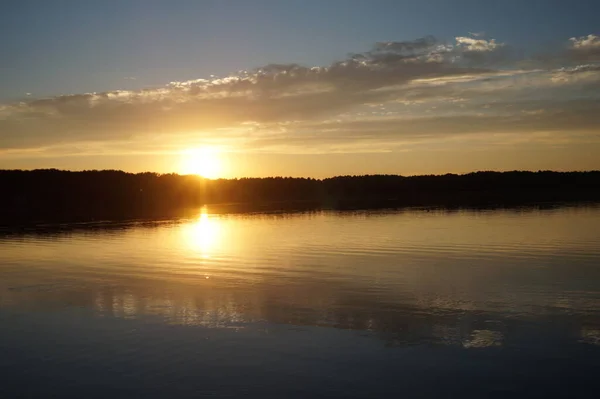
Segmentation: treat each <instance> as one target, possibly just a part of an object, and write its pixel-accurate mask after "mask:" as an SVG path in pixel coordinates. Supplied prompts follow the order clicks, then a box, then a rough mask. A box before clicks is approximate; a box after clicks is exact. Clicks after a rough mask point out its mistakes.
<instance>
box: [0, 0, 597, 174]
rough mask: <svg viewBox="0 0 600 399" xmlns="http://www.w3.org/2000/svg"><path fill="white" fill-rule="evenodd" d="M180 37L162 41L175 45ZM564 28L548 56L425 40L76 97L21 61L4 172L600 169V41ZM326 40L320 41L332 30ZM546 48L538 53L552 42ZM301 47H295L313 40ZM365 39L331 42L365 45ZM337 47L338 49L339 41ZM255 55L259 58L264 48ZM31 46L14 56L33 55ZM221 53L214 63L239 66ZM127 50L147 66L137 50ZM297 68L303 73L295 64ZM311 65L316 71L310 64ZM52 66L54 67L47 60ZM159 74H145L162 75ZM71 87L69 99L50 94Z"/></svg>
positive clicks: (2, 140)
mask: <svg viewBox="0 0 600 399" xmlns="http://www.w3.org/2000/svg"><path fill="white" fill-rule="evenodd" d="M140 4H141V3H140ZM441 5H442V3H440V6H441ZM161 7H162V6H161ZM165 7H166V6H165ZM282 7H284V6H282ZM284 8H285V7H284ZM138 11H139V10H138ZM138 11H136V12H138ZM288 11H289V10H288ZM330 11H331V12H334V11H335V10H333V9H332V10H330ZM530 11H532V12H533V11H535V10H530ZM79 12H83V11H82V10H79V11H73V13H74V16H78V15H79V14H77V13H79ZM156 12H157V13H158V14H161V13H159V12H158V11H156ZM223 12H224V13H227V12H233V11H232V9H230V8H225V9H224V10H223ZM558 14H559V13H558V11H557V14H556V16H557V17H558ZM161 15H162V14H161ZM377 15H379V14H377ZM482 15H483V14H482ZM177 17H178V18H183V14H181V13H179V14H177ZM355 17H356V18H359V17H360V13H358V11H357V14H356V15H355ZM381 17H382V18H383V16H381ZM248 18H250V17H248ZM256 18H258V17H256ZM124 22H126V21H124ZM388 22H389V23H390V24H391V23H392V22H393V21H388ZM463 22H464V23H465V24H468V22H469V21H463ZM486 23H488V24H489V23H491V20H489V19H488V20H486ZM174 26H175V25H173V24H171V25H168V26H167V25H165V26H157V27H156V28H157V29H159V31H160V32H163V33H164V34H166V33H165V32H167V30H168V29H167V28H169V27H170V28H173V29H174ZM394 26H395V25H394ZM170 28H169V29H170ZM521 28H523V29H524V27H523V26H521ZM567 28H568V27H567V26H566V25H565V26H562V27H561V28H560V29H559V30H557V35H558V34H560V35H561V38H554V37H553V40H554V41H552V46H551V47H550V45H547V46H546V47H542V46H538V47H539V48H538V47H535V46H533V47H532V46H531V45H530V46H529V48H527V51H524V50H523V49H521V47H519V46H520V45H521V43H520V42H519V41H518V40H515V38H514V35H512V36H511V34H510V32H509V30H508V29H506V30H505V31H504V35H505V36H507V37H512V38H513V40H512V42H511V41H510V40H501V39H500V38H498V39H496V38H494V37H491V36H490V35H487V34H485V33H483V32H479V33H478V31H475V33H467V32H468V31H467V32H462V33H460V32H458V33H455V34H454V35H452V36H449V35H446V38H445V39H443V40H442V39H439V38H435V37H433V36H415V37H417V39H412V40H411V39H407V40H398V41H381V42H375V43H374V44H372V45H371V47H370V48H369V47H368V46H367V47H363V50H362V51H360V52H355V53H350V54H348V55H347V56H345V57H343V58H339V57H338V58H337V59H338V60H337V61H332V60H331V59H327V58H328V57H326V56H324V55H322V54H321V55H320V56H319V57H316V56H313V55H311V54H312V53H311V52H304V53H298V54H296V53H294V51H293V48H296V47H293V48H290V49H281V51H280V52H279V53H276V56H274V57H275V58H278V57H279V58H281V59H278V60H277V61H278V62H277V63H268V61H270V60H268V59H265V61H267V62H263V64H262V65H263V66H259V67H252V66H251V64H248V65H245V66H246V67H248V66H250V68H249V69H241V70H238V71H237V72H234V73H228V72H227V73H225V72H223V71H226V70H228V69H225V67H222V68H223V69H222V70H221V71H219V70H215V73H219V72H220V73H221V74H219V75H210V74H208V75H206V74H198V75H196V76H205V77H204V78H196V79H190V78H189V77H188V78H187V79H180V80H172V79H168V77H171V76H178V74H177V73H176V71H177V68H180V67H181V66H182V65H187V64H186V62H185V59H184V58H185V57H184V56H183V55H181V54H179V58H176V57H173V59H172V60H171V61H172V62H171V67H170V69H168V68H167V69H164V70H162V69H161V70H159V69H160V68H158V69H157V72H156V76H159V77H160V78H161V79H163V81H162V82H165V83H164V84H162V85H160V84H159V85H149V84H145V83H142V82H138V83H136V82H137V81H136V77H135V76H125V77H124V78H122V79H126V80H123V81H121V83H119V82H116V83H114V85H113V84H112V83H111V82H112V81H111V80H110V79H109V77H110V76H117V75H118V74H119V73H121V72H114V74H113V75H110V76H109V75H106V76H105V78H104V80H103V81H102V82H100V81H98V82H100V83H97V85H96V86H94V85H92V84H91V83H90V86H89V87H99V88H101V87H113V88H111V89H105V90H103V91H85V90H81V91H79V92H75V93H79V94H49V95H38V94H36V93H35V92H34V93H30V92H29V91H27V92H25V90H24V88H26V87H29V86H28V85H31V86H32V87H34V86H35V84H34V83H35V82H37V86H38V87H46V86H48V85H49V84H50V83H51V81H52V79H53V77H52V76H53V75H52V73H50V72H53V73H54V74H59V72H60V71H61V70H59V68H58V67H56V68H55V70H53V71H50V72H48V71H45V70H44V69H43V65H42V64H40V65H37V64H36V65H37V66H36V65H34V66H32V67H31V68H32V69H27V68H25V67H24V68H25V69H24V72H23V73H22V74H17V72H18V70H19V68H18V67H19V65H21V64H19V62H21V61H19V60H20V58H18V57H17V61H19V62H17V61H14V60H13V59H11V60H10V62H13V63H14V66H13V67H12V69H10V68H9V69H7V71H8V72H10V73H13V74H14V76H15V82H16V83H13V82H9V78H6V79H4V78H1V77H0V83H2V84H3V85H4V86H5V87H6V88H7V89H8V88H10V89H11V90H13V91H12V92H18V91H19V90H21V92H22V93H23V95H22V97H21V98H17V99H15V98H14V96H13V97H10V96H9V97H3V95H2V93H0V168H2V169H35V168H58V169H70V170H85V169H121V170H125V171H128V172H143V171H152V172H159V173H170V172H175V173H180V174H200V175H203V176H205V177H209V178H218V177H226V178H229V177H244V176H256V177H259V176H307V177H309V176H310V177H317V178H323V177H329V176H334V175H353V174H378V173H382V174H404V175H412V174H443V173H466V172H471V171H476V170H515V169H518V170H559V171H566V170H594V169H600V36H598V35H597V34H595V33H593V32H592V33H590V32H589V31H586V32H587V33H585V34H573V35H571V36H570V35H568V34H567V33H565V32H566V31H567ZM77 29H80V28H77ZM98 29H100V27H99V28H98ZM213 29H215V30H218V29H221V28H219V27H213ZM223 29H225V28H223ZM232 29H233V28H232ZM269 29H271V28H269ZM273 29H275V28H273ZM277 29H279V30H277ZM277 29H275V31H281V27H279V28H277ZM323 29H325V28H323ZM327 29H328V30H324V32H325V33H324V34H327V35H334V33H335V32H336V31H335V30H334V29H332V28H331V27H329V28H327ZM340 29H341V28H340ZM414 29H416V28H414ZM528 29H532V31H533V29H534V28H532V27H530V28H528ZM586 29H587V28H586ZM144 32H145V33H144V34H145V35H148V37H147V38H146V37H145V36H143V35H142V36H140V39H139V40H138V42H137V43H138V44H144V45H146V46H147V47H144V48H147V49H149V50H148V51H150V50H151V51H156V54H158V55H160V54H167V53H168V50H169V49H168V48H165V47H161V46H160V45H159V44H160V41H159V40H158V39H157V38H156V37H154V36H152V35H151V33H152V32H151V30H148V31H144ZM67 33H68V32H67ZM80 33H81V34H82V35H83V34H85V32H84V31H81V32H80ZM180 33H181V34H183V33H182V32H180ZM405 33H406V32H405ZM64 34H66V33H64ZM282 34H284V32H282ZM382 34H383V33H382V32H377V35H378V36H379V35H382ZM110 35H111V33H110V32H107V31H106V29H105V30H104V31H102V30H98V32H97V40H107V42H106V46H105V47H102V48H99V49H98V51H104V50H103V49H113V48H118V43H115V39H111V40H112V41H111V42H108V40H109V38H110V37H112V36H110ZM537 35H538V36H539V37H538V38H537V39H538V42H536V43H541V40H542V39H543V38H544V36H543V35H542V34H541V33H537ZM150 36H152V37H150ZM194 37H196V36H194ZM293 37H294V38H295V39H294V40H296V39H297V42H294V43H295V44H294V45H295V46H300V45H302V44H303V43H306V40H307V39H303V38H302V37H299V36H297V35H296V36H293ZM332 37H333V36H332ZM358 38H359V37H358V36H356V37H352V40H350V39H348V40H347V41H343V40H342V39H339V38H338V39H335V40H338V42H339V43H342V42H343V43H359V40H358ZM34 39H35V40H41V39H40V36H39V35H37V36H35V38H34ZM175 39H180V36H177V37H175V36H174V37H173V40H175ZM15 40H17V39H15ZM19 40H25V39H19ZM35 40H33V39H32V41H31V42H30V43H29V42H28V43H29V45H30V46H33V44H31V43H34V44H35V43H37V42H35ZM65 40H66V39H65ZM123 40H129V38H128V37H123ZM198 40H199V43H200V44H199V45H208V44H207V43H208V42H206V41H202V40H205V39H198ZM222 40H223V43H225V42H226V41H227V39H226V38H224V39H222ZM257 40H258V39H257ZM330 40H333V41H332V42H331V43H329V46H330V47H329V48H331V47H332V46H334V45H335V43H337V42H336V41H335V40H334V39H333V38H330ZM190 43H193V42H190ZM80 44H81V45H85V43H84V42H82V43H80ZM361 45H362V43H361ZM1 46H2V44H0V50H1V49H2V47H1ZM254 46H255V47H252V48H249V49H248V51H249V52H250V53H251V52H252V49H254V48H261V47H260V46H259V45H258V44H257V43H254ZM290 46H291V45H290ZM28 48H29V47H27V48H25V47H23V49H22V54H20V53H18V55H19V54H20V55H23V56H25V55H26V54H29V53H28V52H27V51H29V50H28ZM359 49H360V48H359ZM62 50H63V51H64V53H61V54H62V55H61V56H64V57H65V60H66V61H65V62H67V61H69V60H75V58H77V57H81V58H82V60H83V61H86V62H87V60H88V58H89V57H93V54H92V53H93V51H92V50H93V49H89V50H88V51H87V52H81V53H79V55H77V54H76V53H74V52H71V50H69V51H68V52H67V50H68V49H66V48H64V49H62ZM222 50H223V51H222V52H213V53H212V55H211V57H212V58H207V59H206V63H211V62H218V61H214V59H216V60H225V59H227V56H228V54H233V52H228V50H227V49H222ZM36 51H38V52H39V51H43V48H42V47H39V48H37V49H36ZM80 51H83V50H81V49H80ZM131 51H132V54H134V53H136V51H137V52H138V57H141V56H140V55H139V54H141V53H139V49H132V50H131ZM30 52H33V50H31V51H30ZM315 52H316V50H315ZM48 54H49V57H50V55H52V56H54V53H52V54H50V53H48ZM144 54H145V53H144ZM158 55H157V57H158ZM76 56H77V57H76ZM145 56H146V57H147V56H148V55H147V54H146V55H145ZM56 57H59V55H56ZM115 57H116V58H115ZM119 57H121V58H119ZM119 57H117V56H116V55H115V56H114V57H113V58H114V59H112V58H110V59H109V58H103V59H101V60H100V61H101V62H99V63H98V64H97V65H96V67H95V69H93V70H91V71H89V72H86V71H85V68H84V67H83V66H82V65H83V61H82V60H79V61H78V62H79V64H77V63H74V64H73V69H72V71H73V79H76V78H80V80H84V81H85V79H87V80H89V81H91V82H94V79H95V78H94V76H96V75H95V74H100V73H101V71H102V70H103V68H105V65H109V64H110V65H113V64H114V65H121V64H122V65H129V64H127V62H129V63H131V62H134V61H135V62H138V61H139V60H138V59H136V58H135V57H134V55H132V56H131V57H129V56H128V54H127V52H125V53H123V54H120V55H119ZM182 57H183V58H182ZM257 57H258V56H257ZM265 57H266V56H265ZM284 57H286V58H287V59H288V61H287V62H286V61H285V60H284ZM303 58H306V59H307V61H306V62H307V64H298V63H296V62H302V59H303ZM252 59H253V60H254V61H252V62H254V63H256V60H255V59H254V58H252ZM317 59H318V61H320V64H314V60H317ZM59 61H60V60H59ZM23 62H25V58H23ZM48 62H49V63H50V64H51V63H52V62H55V63H56V62H58V61H56V60H54V59H52V58H51V57H50V58H49V61H48ZM61 62H62V61H61ZM158 62H159V60H157V61H156V64H149V65H144V66H143V68H142V67H138V72H139V73H140V74H141V73H142V72H147V71H149V70H153V68H155V67H156V65H158ZM223 62H224V61H223ZM248 62H250V61H248ZM11 65H12V64H11ZM57 65H58V64H57ZM61 65H62V64H61ZM211 65H212V64H211ZM223 65H224V64H223ZM259 65H260V64H259ZM236 67H238V68H242V67H244V65H243V64H236ZM36 68H37V69H36ZM115 68H116V67H115ZM123 68H124V67H123ZM156 68H157V67H156ZM13 70H14V71H17V72H14V71H13ZM11 71H13V72H11ZM115 71H118V68H117V69H115ZM203 71H204V69H203ZM8 72H7V73H8ZM167 72H168V73H167ZM180 75H183V74H180ZM6 76H9V75H6ZM11 76H12V75H11ZM57 76H58V75H57ZM156 76H155V78H156ZM17 77H18V78H19V79H20V80H19V79H17ZM3 79H4V80H3ZM36 79H37V80H36ZM98 79H99V78H98ZM157 79H158V78H156V79H155V80H154V81H156V80H157ZM140 80H141V78H140ZM146 81H147V80H146ZM24 82H25V83H24ZM31 82H33V83H31ZM123 82H126V83H123ZM166 82H168V83H166ZM9 83H10V87H9ZM44 85H46V86H44ZM111 85H112V86H111ZM61 87H65V88H66V87H67V86H66V85H65V84H64V83H63V86H59V85H57V86H56V87H54V88H53V89H52V90H51V91H49V92H52V93H56V92H57V91H59V90H62V89H61ZM82 87H83V86H82ZM120 87H121V88H120ZM65 90H66V89H65ZM12 92H11V93H12Z"/></svg>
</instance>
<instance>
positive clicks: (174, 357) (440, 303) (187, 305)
mask: <svg viewBox="0 0 600 399" xmlns="http://www.w3.org/2000/svg"><path fill="white" fill-rule="evenodd" d="M0 326H1V327H0V375H1V376H2V380H1V383H0V397H2V398H13V397H73V398H96V397H98V398H104V397H110V398H116V397H124V398H137V397H139V398H149V397H165V398H166V397H169V398H175V397H202V396H216V397H228V396H230V397H239V396H249V397H261V398H265V397H274V398H312V397H345V398H349V397H361V398H370V397H399V396H401V395H402V396H403V397H409V398H410V397H461V398H469V397H561V396H562V397H597V395H598V392H597V391H598V389H597V386H598V385H597V378H598V375H600V208H598V207H578V208H560V209H552V210H518V211H515V210H508V211H507V210H497V211H458V212H447V211H430V212H427V211H417V210H411V211H399V212H357V213H335V212H317V213H303V214H251V215H248V214H247V215H217V214H211V213H210V209H209V210H206V209H204V210H202V211H199V213H198V214H197V216H196V217H194V218H193V219H182V220H174V221H160V222H152V223H129V224H127V223H124V224H105V225H96V226H87V227H82V226H62V227H59V228H57V227H53V228H45V229H38V230H33V231H26V232H19V233H8V232H5V233H3V234H2V235H0Z"/></svg>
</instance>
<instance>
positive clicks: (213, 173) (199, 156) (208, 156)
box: [180, 148, 223, 179]
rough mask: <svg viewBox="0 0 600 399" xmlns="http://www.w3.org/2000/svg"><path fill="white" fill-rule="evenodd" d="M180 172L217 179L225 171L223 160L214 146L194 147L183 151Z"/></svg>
mask: <svg viewBox="0 0 600 399" xmlns="http://www.w3.org/2000/svg"><path fill="white" fill-rule="evenodd" d="M180 172H181V173H183V174H186V175H199V176H202V177H206V178H209V179H215V178H218V177H220V175H221V174H222V173H223V162H222V159H221V157H220V156H219V153H218V152H217V151H216V150H214V149H212V148H194V149H190V150H186V151H183V152H182V153H181V166H180Z"/></svg>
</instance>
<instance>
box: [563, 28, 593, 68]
mask: <svg viewBox="0 0 600 399" xmlns="http://www.w3.org/2000/svg"><path fill="white" fill-rule="evenodd" d="M569 41H570V48H569V51H568V55H569V57H571V58H573V59H574V60H577V61H585V62H592V61H600V36H598V35H594V34H590V35H587V36H581V37H572V38H570V39H569Z"/></svg>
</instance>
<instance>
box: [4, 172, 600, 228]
mask: <svg viewBox="0 0 600 399" xmlns="http://www.w3.org/2000/svg"><path fill="white" fill-rule="evenodd" d="M0 187H1V192H2V194H1V195H0V226H12V225H19V224H27V225H31V224H44V223H61V222H62V223H68V222H94V221H120V220H128V219H152V218H169V217H180V216H182V211H183V210H190V209H196V210H197V209H198V208H200V207H202V206H205V205H206V206H210V207H211V208H215V209H218V208H221V209H226V208H228V207H230V208H234V209H235V210H234V212H242V213H243V212H274V211H283V212H285V211H302V210H306V211H310V210H363V209H387V208H408V207H411V208H414V207H422V208H443V209H459V208H469V209H481V208H516V207H522V206H553V205H555V204H569V203H586V202H588V203H595V202H600V171H590V172H552V171H540V172H527V171H513V172H474V173H469V174H463V175H454V174H446V175H423V176H409V177H404V176H397V175H367V176H339V177H333V178H328V179H312V178H284V177H271V178H243V179H217V180H209V179H204V178H201V177H199V176H194V175H188V176H181V175H176V174H156V173H138V174H132V173H126V172H122V171H111V170H107V171H83V172H71V171H60V170H55V169H46V170H33V171H20V170H0ZM231 204H235V205H231ZM185 212H188V211H184V215H185Z"/></svg>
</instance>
